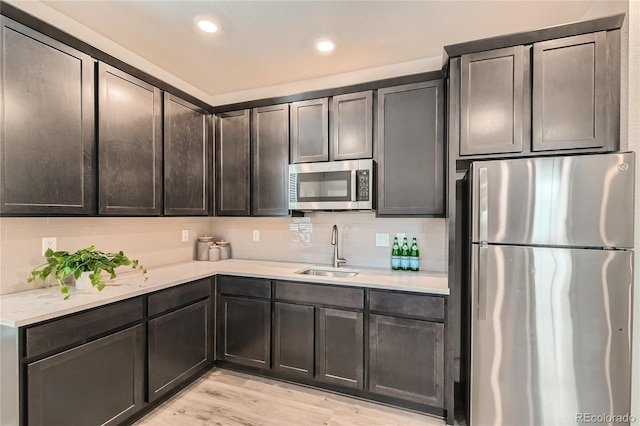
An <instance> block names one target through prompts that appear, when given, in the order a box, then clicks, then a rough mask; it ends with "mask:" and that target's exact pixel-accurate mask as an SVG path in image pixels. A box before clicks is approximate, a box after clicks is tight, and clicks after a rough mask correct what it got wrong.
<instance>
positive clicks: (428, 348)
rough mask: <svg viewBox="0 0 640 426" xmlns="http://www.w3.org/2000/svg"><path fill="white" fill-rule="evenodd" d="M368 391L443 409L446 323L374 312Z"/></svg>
mask: <svg viewBox="0 0 640 426" xmlns="http://www.w3.org/2000/svg"><path fill="white" fill-rule="evenodd" d="M369 390H370V391H371V392H374V393H379V394H382V395H387V396H392V397H396V398H401V399H406V400H409V401H414V402H418V403H421V404H427V405H431V406H434V407H440V408H444V392H443V391H444V325H443V324H441V323H433V322H427V321H419V320H412V319H404V318H395V317H388V316H382V315H371V316H370V325H369Z"/></svg>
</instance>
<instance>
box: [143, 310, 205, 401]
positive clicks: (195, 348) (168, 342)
mask: <svg viewBox="0 0 640 426" xmlns="http://www.w3.org/2000/svg"><path fill="white" fill-rule="evenodd" d="M210 309H211V308H210V300H209V299H206V300H203V301H200V302H198V303H194V304H192V305H189V306H186V307H184V308H181V309H178V310H177V311H173V312H170V313H168V314H165V315H162V316H160V317H158V318H155V319H153V320H151V321H149V328H148V342H149V348H148V351H149V352H148V357H149V358H148V359H149V400H150V401H152V400H154V399H156V398H157V397H158V396H160V395H163V394H165V393H166V392H168V391H170V390H171V389H173V388H174V387H175V386H177V385H178V384H180V382H182V381H183V380H184V379H186V378H188V377H189V376H191V375H192V374H194V373H195V372H196V371H197V370H198V369H200V368H202V367H204V366H205V365H206V364H207V363H208V362H209V361H210V360H211V357H212V355H211V350H210V347H211V345H210V342H211V339H212V338H213V332H212V330H211V328H210V326H209V319H210V317H209V314H210Z"/></svg>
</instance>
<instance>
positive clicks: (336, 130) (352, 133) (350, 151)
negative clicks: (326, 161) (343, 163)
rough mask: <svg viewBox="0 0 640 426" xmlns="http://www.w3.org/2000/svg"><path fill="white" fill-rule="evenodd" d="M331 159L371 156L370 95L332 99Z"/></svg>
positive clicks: (340, 96) (370, 93) (351, 94)
mask: <svg viewBox="0 0 640 426" xmlns="http://www.w3.org/2000/svg"><path fill="white" fill-rule="evenodd" d="M330 125H331V137H332V140H331V151H330V152H329V154H330V158H331V159H332V160H353V159H360V158H371V157H372V156H373V137H372V134H373V92H372V91H370V90H369V91H366V92H359V93H348V94H346V95H339V96H334V97H333V100H332V104H331V121H330Z"/></svg>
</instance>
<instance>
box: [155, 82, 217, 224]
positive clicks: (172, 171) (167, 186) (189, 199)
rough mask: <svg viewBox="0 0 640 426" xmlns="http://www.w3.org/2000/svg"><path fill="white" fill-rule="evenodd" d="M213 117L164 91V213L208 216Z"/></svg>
mask: <svg viewBox="0 0 640 426" xmlns="http://www.w3.org/2000/svg"><path fill="white" fill-rule="evenodd" d="M210 132H211V129H210V120H209V116H208V114H207V112H206V111H204V110H203V109H201V108H199V107H197V106H195V105H193V104H190V103H189V102H186V101H184V100H182V99H180V98H178V97H176V96H174V95H171V94H169V93H166V92H165V94H164V214H165V215H172V216H190V215H201V216H206V215H207V214H208V213H209V209H208V205H207V204H208V203H207V200H208V194H207V191H209V190H210V188H209V186H208V182H209V179H208V168H209V167H208V158H209V156H210V155H212V154H211V152H210V151H209V149H210V146H211V143H210Z"/></svg>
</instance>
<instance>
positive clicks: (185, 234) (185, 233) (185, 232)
mask: <svg viewBox="0 0 640 426" xmlns="http://www.w3.org/2000/svg"><path fill="white" fill-rule="evenodd" d="M182 241H183V242H184V241H189V230H188V229H183V230H182Z"/></svg>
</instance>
